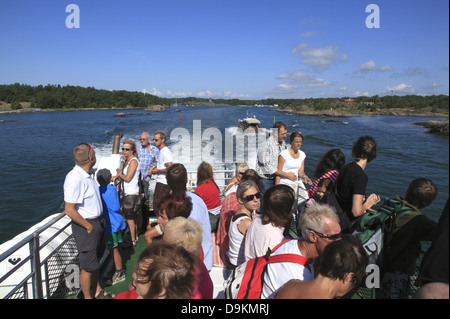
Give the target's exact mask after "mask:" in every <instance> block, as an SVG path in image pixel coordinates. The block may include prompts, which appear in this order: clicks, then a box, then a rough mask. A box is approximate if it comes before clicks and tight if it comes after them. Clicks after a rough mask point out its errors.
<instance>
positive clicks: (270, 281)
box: [261, 203, 341, 299]
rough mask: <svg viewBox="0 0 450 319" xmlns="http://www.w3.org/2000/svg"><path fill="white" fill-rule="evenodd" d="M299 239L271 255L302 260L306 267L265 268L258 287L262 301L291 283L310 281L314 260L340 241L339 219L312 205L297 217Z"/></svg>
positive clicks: (323, 206) (276, 265)
mask: <svg viewBox="0 0 450 319" xmlns="http://www.w3.org/2000/svg"><path fill="white" fill-rule="evenodd" d="M299 222H300V228H301V231H302V238H300V239H298V240H291V241H288V242H286V243H285V244H283V245H281V246H280V247H279V248H278V249H277V250H276V251H275V252H274V253H273V254H272V255H274V256H275V255H280V254H297V255H300V256H303V257H305V258H306V259H307V260H308V263H309V268H310V269H311V270H309V269H308V268H307V267H305V266H302V265H299V264H295V263H290V262H280V263H274V264H269V265H267V272H266V275H265V277H264V284H263V287H262V294H261V298H262V299H273V298H274V297H275V295H276V294H277V292H278V291H279V290H280V288H281V287H282V286H283V285H284V284H285V283H287V282H288V281H289V280H291V279H298V280H313V279H314V268H313V262H314V259H315V258H317V257H319V256H320V255H321V254H322V252H323V250H324V249H325V247H326V246H327V245H328V244H329V243H332V242H333V241H336V240H340V239H341V226H339V217H338V215H337V214H336V212H335V211H334V209H333V208H331V207H330V206H329V205H327V204H319V203H315V204H313V205H311V206H309V207H308V208H307V209H306V210H305V212H304V213H303V214H301V215H300V220H299Z"/></svg>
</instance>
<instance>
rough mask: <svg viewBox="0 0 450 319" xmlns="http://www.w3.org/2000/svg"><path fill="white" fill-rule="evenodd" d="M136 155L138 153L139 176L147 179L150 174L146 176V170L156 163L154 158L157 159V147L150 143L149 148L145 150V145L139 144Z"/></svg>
mask: <svg viewBox="0 0 450 319" xmlns="http://www.w3.org/2000/svg"><path fill="white" fill-rule="evenodd" d="M138 155H139V165H140V167H141V176H142V177H143V178H144V179H145V180H146V181H149V180H150V176H147V175H148V170H149V169H150V167H152V166H153V165H154V164H156V160H157V159H158V155H159V149H158V148H157V147H156V146H154V145H150V149H149V150H148V151H147V150H146V149H145V147H142V145H139V147H138Z"/></svg>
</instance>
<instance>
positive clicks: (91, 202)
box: [64, 143, 111, 299]
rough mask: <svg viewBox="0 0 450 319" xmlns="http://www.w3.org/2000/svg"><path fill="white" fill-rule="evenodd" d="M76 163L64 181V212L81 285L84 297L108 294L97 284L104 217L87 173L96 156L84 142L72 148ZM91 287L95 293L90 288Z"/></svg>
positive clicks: (98, 194) (97, 191)
mask: <svg viewBox="0 0 450 319" xmlns="http://www.w3.org/2000/svg"><path fill="white" fill-rule="evenodd" d="M73 159H74V161H75V164H76V165H75V167H74V168H73V169H72V170H71V171H70V172H69V173H68V174H67V176H66V178H65V181H64V202H65V207H64V209H65V214H66V215H67V216H69V217H70V218H71V219H72V221H73V222H72V234H73V237H74V238H75V242H76V245H77V249H78V254H79V255H78V259H79V261H80V266H81V272H80V285H81V290H82V292H83V295H84V298H85V299H92V298H93V297H94V296H95V298H108V297H109V298H111V296H110V295H108V294H106V292H105V291H103V290H102V289H101V287H100V284H99V281H98V276H99V270H100V265H99V262H98V261H99V260H100V258H101V257H102V255H103V252H104V251H105V241H104V239H105V238H104V236H105V221H104V218H103V207H102V201H101V197H100V192H99V186H98V184H97V182H96V181H95V180H94V178H93V174H91V173H90V171H91V169H92V167H94V165H95V163H96V161H97V159H96V157H95V151H94V149H93V148H92V147H91V146H90V145H89V144H86V143H82V144H80V145H78V146H77V147H75V149H74V151H73ZM91 290H94V292H95V293H94V294H92V291H91Z"/></svg>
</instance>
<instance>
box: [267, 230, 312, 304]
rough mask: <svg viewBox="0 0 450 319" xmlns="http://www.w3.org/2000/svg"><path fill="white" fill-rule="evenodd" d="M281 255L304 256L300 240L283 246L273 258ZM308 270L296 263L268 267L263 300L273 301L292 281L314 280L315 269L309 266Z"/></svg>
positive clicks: (276, 264) (275, 264)
mask: <svg viewBox="0 0 450 319" xmlns="http://www.w3.org/2000/svg"><path fill="white" fill-rule="evenodd" d="M280 254H297V255H300V256H302V253H301V252H300V249H299V248H298V240H295V239H293V240H290V241H288V242H286V243H285V244H283V245H281V246H280V247H279V248H278V249H277V250H276V251H275V252H274V253H273V254H272V256H276V255H280ZM309 267H310V268H311V271H309V270H308V268H306V267H304V266H302V265H299V264H296V263H290V262H286V263H274V264H269V265H267V272H266V276H265V277H264V285H263V288H262V294H261V299H273V298H274V297H275V295H276V293H277V292H278V290H280V288H281V287H282V286H283V285H284V284H285V283H287V282H288V281H289V280H291V279H299V280H313V279H314V268H313V265H312V264H309Z"/></svg>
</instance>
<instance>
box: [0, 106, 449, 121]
mask: <svg viewBox="0 0 450 319" xmlns="http://www.w3.org/2000/svg"><path fill="white" fill-rule="evenodd" d="M196 106H197V105H196ZM198 106H200V105H198ZM202 106H204V105H202ZM217 106H226V107H233V105H210V107H217ZM166 108H171V106H161V105H151V106H147V107H135V108H127V107H124V108H55V109H40V108H22V109H19V110H3V111H0V114H17V113H39V112H41V113H45V112H75V111H105V110H117V111H130V110H143V111H153V112H164V111H165V109H166ZM254 108H257V107H256V106H254ZM273 111H276V112H280V113H290V114H294V115H303V116H324V117H354V116H358V115H392V116H416V117H443V118H448V117H449V114H446V113H439V112H431V111H417V110H414V109H407V108H394V109H382V110H377V111H374V112H362V111H357V110H351V111H350V110H342V109H340V108H338V109H335V110H333V109H327V110H314V109H312V108H309V107H306V106H303V107H300V108H297V109H290V108H285V109H275V108H274V109H273Z"/></svg>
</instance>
